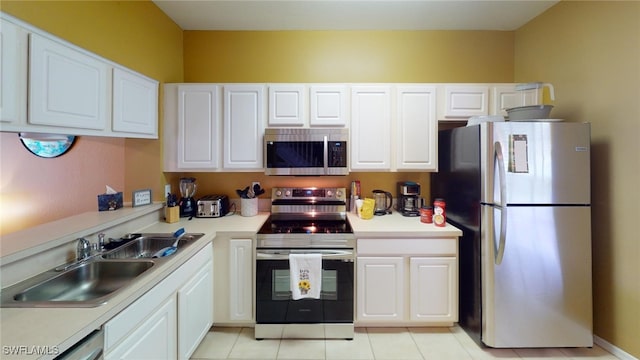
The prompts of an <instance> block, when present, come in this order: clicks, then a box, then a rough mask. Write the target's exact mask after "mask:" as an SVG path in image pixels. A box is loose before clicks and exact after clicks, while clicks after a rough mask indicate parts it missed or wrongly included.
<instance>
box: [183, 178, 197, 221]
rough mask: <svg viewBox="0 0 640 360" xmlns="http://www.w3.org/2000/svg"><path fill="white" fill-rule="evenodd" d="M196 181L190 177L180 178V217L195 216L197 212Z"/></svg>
mask: <svg viewBox="0 0 640 360" xmlns="http://www.w3.org/2000/svg"><path fill="white" fill-rule="evenodd" d="M196 188H197V186H196V179H195V178H192V177H188V178H187V177H185V178H180V196H181V198H180V216H181V217H190V216H195V215H196V212H197V208H196V200H195V199H194V198H193V196H194V195H195V194H196Z"/></svg>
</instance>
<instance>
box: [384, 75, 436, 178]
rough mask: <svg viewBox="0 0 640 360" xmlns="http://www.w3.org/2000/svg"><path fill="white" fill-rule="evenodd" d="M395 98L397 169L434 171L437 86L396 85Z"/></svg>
mask: <svg viewBox="0 0 640 360" xmlns="http://www.w3.org/2000/svg"><path fill="white" fill-rule="evenodd" d="M396 97H397V101H396V137H395V140H396V141H395V146H394V148H395V151H396V163H395V167H396V169H398V170H437V164H438V154H437V146H436V145H437V139H438V119H437V118H436V87H435V86H414V85H406V86H404V85H403V86H397V87H396Z"/></svg>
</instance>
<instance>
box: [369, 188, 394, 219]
mask: <svg viewBox="0 0 640 360" xmlns="http://www.w3.org/2000/svg"><path fill="white" fill-rule="evenodd" d="M373 200H375V202H376V203H375V207H374V208H373V215H386V214H391V207H392V206H393V196H392V195H391V193H390V192H388V191H384V190H373Z"/></svg>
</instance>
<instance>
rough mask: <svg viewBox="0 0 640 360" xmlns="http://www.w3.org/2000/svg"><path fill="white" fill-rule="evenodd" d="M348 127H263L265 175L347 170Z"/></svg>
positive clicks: (344, 172)
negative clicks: (264, 128)
mask: <svg viewBox="0 0 640 360" xmlns="http://www.w3.org/2000/svg"><path fill="white" fill-rule="evenodd" d="M348 143H349V130H348V129H289V128H287V129H284V128H282V129H280V128H270V129H266V130H265V133H264V163H265V174H267V175H347V174H349V166H348V162H347V159H348V155H347V154H348V152H347V146H348Z"/></svg>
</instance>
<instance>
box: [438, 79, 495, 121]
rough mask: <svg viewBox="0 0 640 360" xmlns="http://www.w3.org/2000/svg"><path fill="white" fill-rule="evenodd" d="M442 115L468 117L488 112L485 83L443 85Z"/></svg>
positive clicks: (446, 116) (487, 88) (487, 95)
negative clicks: (443, 106)
mask: <svg viewBox="0 0 640 360" xmlns="http://www.w3.org/2000/svg"><path fill="white" fill-rule="evenodd" d="M444 101H445V108H444V111H445V113H444V117H445V118H468V117H470V116H475V115H488V114H489V87H488V86H485V85H447V86H445V87H444Z"/></svg>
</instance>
